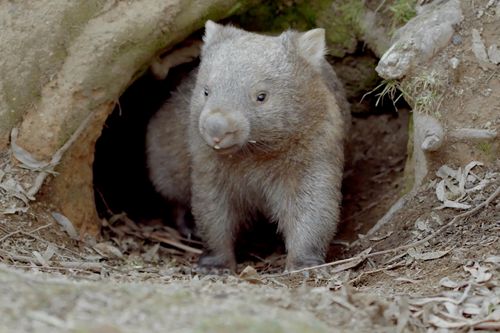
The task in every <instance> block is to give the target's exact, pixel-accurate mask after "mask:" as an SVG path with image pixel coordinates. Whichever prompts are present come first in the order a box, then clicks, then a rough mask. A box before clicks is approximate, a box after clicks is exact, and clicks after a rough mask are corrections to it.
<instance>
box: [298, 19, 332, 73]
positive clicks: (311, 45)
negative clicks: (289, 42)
mask: <svg viewBox="0 0 500 333" xmlns="http://www.w3.org/2000/svg"><path fill="white" fill-rule="evenodd" d="M297 44H298V45H297V46H298V48H299V52H300V54H301V55H302V56H303V57H304V59H306V60H307V61H308V62H309V63H310V64H311V65H313V66H314V67H317V68H319V67H321V63H322V61H323V59H324V57H325V54H326V45H325V29H321V28H318V29H313V30H309V31H306V32H304V33H301V34H299V38H298V43H297Z"/></svg>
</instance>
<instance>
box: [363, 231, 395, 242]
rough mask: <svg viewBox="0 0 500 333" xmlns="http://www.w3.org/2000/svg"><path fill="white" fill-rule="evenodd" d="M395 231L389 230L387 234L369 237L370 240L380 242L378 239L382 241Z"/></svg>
mask: <svg viewBox="0 0 500 333" xmlns="http://www.w3.org/2000/svg"><path fill="white" fill-rule="evenodd" d="M393 233H394V231H389V232H388V233H387V234H385V235H382V236H375V237H371V238H368V239H369V240H371V241H372V242H378V241H381V240H383V239H386V238H387V237H389V236H390V235H392V234H393Z"/></svg>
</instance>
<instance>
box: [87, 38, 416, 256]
mask: <svg viewBox="0 0 500 333" xmlns="http://www.w3.org/2000/svg"><path fill="white" fill-rule="evenodd" d="M329 60H330V62H331V63H332V64H333V66H334V67H335V69H336V71H337V74H338V75H339V77H340V78H341V79H342V81H343V82H344V85H345V86H346V88H347V91H348V99H349V102H350V103H351V107H352V115H353V118H352V128H351V133H350V143H349V145H348V149H349V153H348V157H349V160H348V161H347V163H346V169H345V172H344V182H343V203H342V218H341V223H340V225H339V228H338V233H337V235H336V237H335V238H334V241H333V242H332V246H331V249H330V254H329V257H330V258H337V257H340V256H342V255H343V254H342V253H343V252H345V251H344V250H345V247H344V244H345V243H348V242H351V241H353V240H355V239H357V238H358V235H359V234H364V233H366V232H367V231H368V230H369V229H370V228H371V227H372V226H373V225H374V224H375V223H376V222H377V220H378V219H380V218H381V217H382V216H383V215H384V213H385V212H386V211H387V210H388V209H389V208H390V206H391V205H392V204H393V203H394V202H395V201H396V200H397V199H398V198H399V197H400V196H401V195H402V194H403V193H404V191H405V185H404V177H403V173H404V166H405V162H406V158H407V142H408V119H409V117H408V115H409V107H408V105H407V104H405V103H404V102H401V101H402V100H403V99H400V102H398V104H397V105H393V103H392V101H391V100H389V99H388V98H386V97H381V98H380V99H379V96H377V95H378V94H379V93H380V90H378V91H372V92H371V93H369V94H367V93H368V92H370V91H371V90H373V89H374V88H375V87H376V86H377V85H378V84H379V83H380V79H378V78H377V76H376V73H375V71H374V66H375V65H376V63H377V58H376V57H375V56H374V55H373V54H372V53H371V52H369V51H368V50H364V49H363V48H362V45H360V47H359V48H358V51H357V52H356V53H355V54H351V55H348V56H346V57H344V58H342V59H329ZM196 65H197V64H196V62H194V63H190V64H184V65H180V66H177V67H175V68H173V69H171V70H170V72H169V75H168V77H167V78H166V79H165V80H161V81H160V80H156V79H155V78H154V77H153V75H152V74H151V73H149V72H147V73H146V74H144V75H143V76H142V77H140V78H139V79H138V80H136V81H135V82H134V83H133V84H132V85H131V86H130V87H129V88H128V89H127V91H125V93H124V94H123V95H122V96H121V98H120V100H119V103H118V104H117V106H116V107H115V110H114V111H113V113H112V114H111V115H110V116H109V117H108V119H107V121H106V123H105V126H104V129H103V131H102V135H101V137H100V138H99V140H98V141H97V143H96V152H95V161H94V189H95V200H96V206H97V210H98V213H99V215H100V216H101V217H103V218H107V219H109V218H110V217H111V216H112V215H114V214H119V213H126V214H127V216H128V217H129V218H130V219H131V220H133V221H134V222H136V224H137V225H138V226H139V227H140V226H141V225H148V224H151V223H152V221H156V222H158V221H160V220H161V221H162V223H164V224H166V225H169V226H172V227H174V226H175V223H174V222H173V206H172V205H171V204H170V203H168V202H166V201H165V200H164V199H163V198H162V197H161V196H160V195H159V194H158V193H156V192H155V190H154V188H153V186H152V184H151V182H150V181H149V178H148V171H147V168H146V162H145V161H146V156H145V134H146V126H147V124H148V121H149V119H150V117H151V116H152V115H153V114H154V113H155V112H156V111H157V110H158V109H159V108H160V107H161V105H162V104H163V103H164V102H165V100H166V99H167V98H168V97H169V95H170V92H171V91H173V90H175V87H176V86H177V85H178V84H179V82H180V81H181V80H182V78H183V77H185V76H186V74H187V73H188V72H189V71H190V70H192V69H193V68H194V67H195V66H196ZM165 246H168V245H165ZM198 247H199V245H198ZM237 250H238V253H239V259H240V260H244V259H249V260H254V261H255V260H257V258H261V257H265V256H267V255H269V254H272V253H284V248H283V242H282V240H281V238H280V237H279V236H278V235H277V232H276V226H275V225H274V224H271V223H267V222H266V221H265V220H264V219H259V221H256V223H255V224H254V225H253V226H252V228H251V229H250V230H249V231H247V232H245V233H244V234H243V235H241V237H240V241H238V248H237ZM242 254H244V255H242ZM249 254H251V255H250V256H249Z"/></svg>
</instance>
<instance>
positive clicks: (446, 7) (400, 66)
mask: <svg viewBox="0 0 500 333" xmlns="http://www.w3.org/2000/svg"><path fill="white" fill-rule="evenodd" d="M462 19H463V15H462V10H461V7H460V1H458V0H450V1H446V2H436V3H431V4H428V5H425V6H423V8H422V11H421V12H420V13H419V15H417V16H416V17H414V18H413V19H411V20H410V21H408V23H407V24H406V25H404V26H403V27H401V28H400V29H398V30H397V31H396V33H395V34H394V38H393V44H392V46H391V47H390V48H389V49H388V50H387V51H386V52H385V53H384V55H383V56H382V58H381V59H380V61H379V63H378V65H377V67H376V68H375V70H376V71H377V73H378V74H379V75H380V76H381V77H383V78H384V79H399V78H402V77H403V76H405V75H406V74H407V73H408V72H409V71H410V70H411V68H412V67H413V66H414V65H416V64H418V63H424V62H426V61H428V60H429V59H430V58H432V57H433V56H434V55H435V54H436V53H437V52H438V51H440V50H441V49H442V48H444V47H445V46H446V45H448V43H449V42H450V39H452V36H453V35H454V28H453V26H454V25H456V24H458V23H460V22H461V21H462ZM429 36H432V38H429Z"/></svg>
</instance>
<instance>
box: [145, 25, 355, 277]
mask: <svg viewBox="0 0 500 333" xmlns="http://www.w3.org/2000/svg"><path fill="white" fill-rule="evenodd" d="M203 40H204V45H203V47H202V51H201V63H200V66H199V68H198V69H197V70H196V72H195V73H194V74H193V75H192V77H190V78H189V79H187V80H186V81H185V82H184V83H182V84H181V86H180V87H179V88H178V92H177V93H175V94H174V95H173V96H172V98H171V99H170V100H169V101H168V102H167V103H166V104H165V105H164V106H163V107H162V109H161V110H159V112H158V113H157V114H156V115H155V116H154V117H153V118H152V120H151V122H150V124H149V129H148V137H147V151H148V162H149V169H150V175H151V179H152V181H153V183H154V184H155V186H156V188H157V190H158V191H159V192H160V193H161V194H163V196H165V197H166V198H168V199H170V200H174V201H177V202H178V203H179V204H180V205H181V206H183V207H185V208H189V207H191V208H192V212H193V215H194V218H195V222H196V225H197V228H198V231H199V232H200V235H201V236H202V238H203V240H204V241H205V243H206V247H207V252H206V253H205V255H204V256H202V257H201V259H200V261H199V264H200V266H204V267H206V268H230V269H233V270H234V269H235V264H236V262H235V256H234V246H235V239H236V236H237V234H238V230H239V229H240V228H241V227H242V226H245V225H247V223H249V222H250V221H251V220H252V217H254V216H255V215H256V213H257V212H260V213H262V214H264V215H265V216H266V217H267V218H268V219H269V220H270V221H272V222H276V223H277V224H278V230H279V231H280V232H281V233H282V234H283V236H284V239H285V245H286V248H287V252H288V255H287V265H286V268H287V269H288V270H294V269H299V268H302V267H306V266H312V265H316V264H321V263H323V262H324V259H325V254H326V251H327V248H328V244H329V242H330V240H331V238H332V237H333V235H334V233H335V230H336V226H337V222H338V219H339V204H340V202H341V193H340V186H341V182H342V169H343V163H344V158H343V156H344V153H343V145H344V128H345V126H346V124H345V122H346V119H348V104H347V102H346V100H345V97H344V95H343V88H342V86H341V85H340V83H339V81H338V79H337V77H336V75H335V73H334V72H333V70H332V68H331V67H330V65H329V64H328V63H327V62H326V60H325V58H324V55H325V38H324V30H323V29H314V30H310V31H307V32H305V33H298V32H294V31H286V32H284V33H282V34H281V35H279V36H276V37H270V36H263V35H259V34H255V33H250V32H246V31H243V30H240V29H237V28H235V27H231V26H222V25H219V24H216V23H214V22H212V21H208V22H207V23H206V26H205V36H204V38H203Z"/></svg>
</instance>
